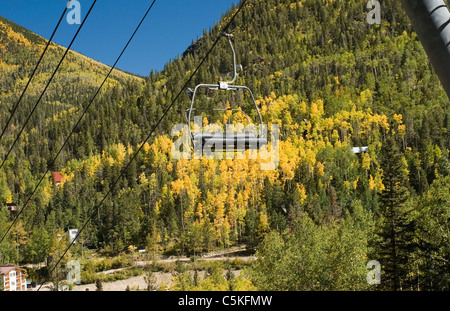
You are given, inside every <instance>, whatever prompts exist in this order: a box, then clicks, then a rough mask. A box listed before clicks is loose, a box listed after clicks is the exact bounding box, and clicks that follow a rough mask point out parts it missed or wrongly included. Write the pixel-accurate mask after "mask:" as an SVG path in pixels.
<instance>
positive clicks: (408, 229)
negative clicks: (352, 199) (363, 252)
mask: <svg viewBox="0 0 450 311" xmlns="http://www.w3.org/2000/svg"><path fill="white" fill-rule="evenodd" d="M381 167H382V169H383V177H384V178H383V184H384V186H385V189H384V190H383V191H382V192H381V199H380V208H379V210H378V219H377V224H376V225H377V226H376V235H375V239H377V240H378V241H377V242H376V243H375V244H376V245H375V254H374V257H373V258H374V259H376V260H378V261H379V262H380V263H381V268H382V274H381V288H383V289H387V290H403V289H406V288H407V284H406V283H407V276H408V274H409V264H410V262H409V261H410V260H409V258H410V255H411V252H412V250H413V241H412V240H413V235H414V226H415V222H414V220H413V219H412V217H411V209H410V208H408V206H407V200H408V197H409V190H408V171H407V168H406V161H405V160H404V158H403V156H402V154H401V153H400V151H399V148H398V146H397V144H396V142H395V139H394V137H392V136H388V137H387V139H386V142H385V143H384V144H383V147H382V157H381Z"/></svg>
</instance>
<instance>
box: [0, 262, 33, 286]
mask: <svg viewBox="0 0 450 311" xmlns="http://www.w3.org/2000/svg"><path fill="white" fill-rule="evenodd" d="M0 283H1V284H0V285H1V286H0V287H3V290H4V291H5V292H16V291H26V290H27V275H26V270H25V269H22V268H19V267H15V266H0Z"/></svg>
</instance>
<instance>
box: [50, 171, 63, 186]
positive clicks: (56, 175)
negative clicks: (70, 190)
mask: <svg viewBox="0 0 450 311" xmlns="http://www.w3.org/2000/svg"><path fill="white" fill-rule="evenodd" d="M52 175H53V182H54V183H55V186H59V185H61V182H62V179H63V175H61V173H60V172H53V173H52Z"/></svg>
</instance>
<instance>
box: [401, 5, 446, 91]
mask: <svg viewBox="0 0 450 311" xmlns="http://www.w3.org/2000/svg"><path fill="white" fill-rule="evenodd" d="M402 4H403V7H404V8H405V10H406V13H407V14H408V16H409V19H410V20H411V22H412V25H413V27H414V30H415V31H416V33H417V35H418V37H419V40H420V41H421V42H422V45H423V47H424V49H425V52H426V53H427V54H428V58H429V59H430V62H431V64H432V65H433V68H434V71H435V72H436V74H437V75H438V77H439V80H440V81H441V83H442V86H443V87H444V90H445V92H446V93H447V96H448V97H449V98H450V12H449V10H448V7H447V5H446V4H445V2H444V1H443V0H402Z"/></svg>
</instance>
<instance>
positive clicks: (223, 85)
mask: <svg viewBox="0 0 450 311" xmlns="http://www.w3.org/2000/svg"><path fill="white" fill-rule="evenodd" d="M223 36H225V37H227V39H228V42H229V44H230V47H231V50H232V52H233V79H232V80H231V81H219V82H218V83H217V84H199V85H197V86H196V87H195V89H194V90H193V91H192V90H189V91H188V94H189V95H190V97H191V106H190V108H189V109H186V116H185V117H186V121H187V123H188V128H189V134H190V138H191V142H192V144H193V145H194V146H196V143H197V144H201V146H202V148H205V147H206V146H211V147H212V148H211V150H216V151H219V150H222V151H224V150H235V151H245V150H256V149H257V148H258V147H261V146H264V145H267V134H266V133H263V122H262V118H261V114H260V112H259V109H258V106H257V105H256V101H255V98H254V96H253V93H252V91H251V90H250V89H249V88H248V87H247V86H241V85H234V82H235V81H236V77H237V72H236V69H237V68H238V67H239V66H240V65H239V66H236V54H235V51H234V48H233V43H232V42H231V37H232V36H233V35H231V34H223ZM241 67H242V66H241ZM201 88H204V89H207V90H213V91H239V90H243V91H247V92H249V94H250V97H251V100H252V102H253V105H254V107H255V109H256V112H257V114H258V117H259V123H260V124H259V130H258V133H256V132H255V131H242V132H231V133H230V132H226V133H222V132H215V133H212V132H203V131H202V129H200V132H195V131H194V130H193V129H192V128H191V120H192V119H193V118H194V117H193V114H192V112H193V111H196V110H197V109H198V108H194V102H195V98H196V94H197V92H198V90H199V89H201ZM212 110H213V111H230V110H231V111H237V112H240V113H243V114H244V116H245V117H246V118H247V120H248V122H249V124H251V121H250V118H249V116H248V115H247V114H246V113H245V112H244V111H242V109H231V108H225V109H223V108H214V109H212Z"/></svg>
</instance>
